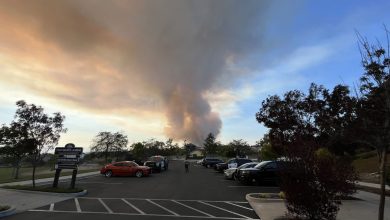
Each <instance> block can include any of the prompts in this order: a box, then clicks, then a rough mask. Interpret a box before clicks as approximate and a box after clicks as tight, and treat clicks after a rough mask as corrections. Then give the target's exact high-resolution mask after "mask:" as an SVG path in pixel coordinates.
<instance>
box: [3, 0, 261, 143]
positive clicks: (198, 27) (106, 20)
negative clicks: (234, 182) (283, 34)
mask: <svg viewBox="0 0 390 220" xmlns="http://www.w3.org/2000/svg"><path fill="white" fill-rule="evenodd" d="M267 7H268V3H267V1H230V0H210V1H206V0H196V1H195V0H193V1H190V0H188V1H187V0H158V1H156V0H147V1H139V0H134V1H69V0H66V1H65V0H64V1H52V0H46V1H45V0H42V1H36V0H33V1H2V2H1V3H0V14H1V15H0V20H1V21H0V24H1V25H2V27H4V28H3V30H2V31H0V41H3V42H6V43H7V44H8V45H11V44H14V45H15V47H19V52H20V53H22V51H26V50H27V51H28V50H29V48H28V47H29V45H27V43H25V42H20V41H18V38H16V39H13V40H11V39H10V35H9V31H10V30H11V28H12V27H21V28H22V29H23V30H24V34H25V35H26V36H27V35H29V36H30V38H28V39H31V40H32V41H33V42H35V44H34V45H37V43H36V42H40V44H44V45H46V46H45V47H47V48H46V49H47V50H48V51H57V52H58V51H60V52H59V54H62V55H61V58H63V59H68V60H70V61H72V65H71V66H70V67H69V68H68V69H67V70H66V71H51V72H50V73H46V74H45V78H46V79H47V80H51V81H52V82H57V83H59V84H61V83H67V84H68V85H70V86H71V87H72V89H73V91H76V92H75V93H67V94H66V95H65V94H64V93H60V92H59V91H57V90H53V91H51V93H52V95H53V96H55V97H56V98H61V99H67V100H70V101H72V102H76V103H78V104H79V105H83V106H86V107H88V108H100V109H108V110H109V109H110V108H114V107H115V108H124V109H126V108H129V109H133V110H134V109H136V110H137V109H138V110H139V111H143V110H150V111H164V114H165V116H166V118H167V124H166V126H165V128H164V132H165V134H166V136H167V137H172V138H174V139H176V140H184V139H186V140H189V141H192V142H195V143H201V142H202V140H203V139H204V138H205V136H206V135H207V134H208V133H210V132H212V133H214V134H216V135H218V133H219V132H220V129H221V126H222V122H221V119H220V117H219V115H218V113H217V112H213V111H212V109H211V107H210V103H209V102H208V100H207V99H206V97H205V93H207V92H210V91H211V92H212V91H214V90H218V89H219V88H221V87H223V86H227V85H230V84H229V83H230V82H231V80H232V79H234V78H235V77H236V76H235V74H234V73H233V72H231V71H230V70H229V68H227V67H228V60H229V62H232V61H233V62H234V61H235V60H237V59H238V60H239V59H240V57H243V56H245V55H246V54H249V53H250V52H251V51H253V50H254V48H257V49H258V48H262V47H265V46H264V45H262V39H261V33H262V32H261V31H262V29H264V28H266V20H265V19H264V18H262V16H263V14H264V13H265V11H266V10H267ZM25 35H20V39H26V38H27V37H26V36H25ZM40 44H39V45H40ZM16 45H18V46H16ZM37 47H40V48H43V46H42V45H41V46H37ZM53 48H54V49H53ZM3 49H4V47H3ZM14 49H15V48H14ZM31 53H32V51H31ZM48 53H49V52H48ZM40 56H42V57H44V58H45V59H46V60H47V65H49V66H50V65H51V69H55V68H61V67H63V66H62V64H61V62H56V63H53V62H51V60H52V59H53V58H51V56H50V54H45V52H44V51H42V52H40ZM135 112H136V111H135Z"/></svg>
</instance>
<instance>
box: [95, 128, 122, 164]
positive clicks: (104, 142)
mask: <svg viewBox="0 0 390 220" xmlns="http://www.w3.org/2000/svg"><path fill="white" fill-rule="evenodd" d="M127 143H128V140H127V136H126V135H125V134H123V133H122V132H115V133H111V132H108V131H102V132H99V133H98V134H97V135H96V137H95V138H94V139H93V144H92V147H91V151H92V152H95V153H103V154H104V158H105V161H106V162H107V161H108V155H109V154H110V153H114V154H116V155H115V156H116V157H118V153H119V152H120V151H123V150H124V149H125V148H126V147H127Z"/></svg>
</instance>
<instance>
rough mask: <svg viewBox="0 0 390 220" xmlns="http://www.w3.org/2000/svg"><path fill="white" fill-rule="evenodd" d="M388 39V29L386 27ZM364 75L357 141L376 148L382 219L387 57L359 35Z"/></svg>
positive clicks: (389, 142) (389, 128) (388, 117)
mask: <svg viewBox="0 0 390 220" xmlns="http://www.w3.org/2000/svg"><path fill="white" fill-rule="evenodd" d="M386 33H387V39H388V40H389V34H388V33H389V31H388V30H386ZM359 42H360V45H361V55H362V65H363V68H364V74H363V76H362V77H361V79H360V82H361V84H360V93H361V95H362V96H361V99H360V105H359V107H360V108H359V112H358V113H359V118H360V122H361V124H360V125H362V126H360V128H361V129H362V130H359V133H362V132H364V135H360V140H362V141H364V143H365V144H368V145H370V146H372V147H374V148H376V150H377V154H378V158H379V164H380V165H379V172H380V183H381V196H380V204H379V214H378V219H379V220H383V219H384V207H385V183H386V162H387V152H388V151H389V149H390V57H389V49H390V48H389V47H390V44H389V42H387V44H388V48H387V51H386V50H385V49H384V48H383V47H382V46H381V45H371V44H369V43H368V42H367V40H366V39H364V38H363V37H361V36H359Z"/></svg>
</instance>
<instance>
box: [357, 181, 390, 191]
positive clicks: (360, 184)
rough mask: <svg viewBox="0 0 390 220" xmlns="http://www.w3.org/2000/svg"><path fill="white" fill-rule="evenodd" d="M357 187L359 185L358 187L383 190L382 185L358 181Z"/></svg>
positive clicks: (387, 188)
mask: <svg viewBox="0 0 390 220" xmlns="http://www.w3.org/2000/svg"><path fill="white" fill-rule="evenodd" d="M356 185H358V186H366V187H370V188H374V189H380V188H381V185H380V184H376V183H367V182H360V181H357V182H356ZM386 190H390V186H388V185H386Z"/></svg>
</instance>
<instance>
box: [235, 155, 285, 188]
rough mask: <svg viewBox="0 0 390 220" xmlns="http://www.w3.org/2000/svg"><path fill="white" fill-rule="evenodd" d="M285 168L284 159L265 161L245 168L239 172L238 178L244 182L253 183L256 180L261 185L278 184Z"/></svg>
mask: <svg viewBox="0 0 390 220" xmlns="http://www.w3.org/2000/svg"><path fill="white" fill-rule="evenodd" d="M282 169H284V166H283V162H282V161H263V162H261V163H259V164H257V165H256V166H255V167H253V168H245V169H241V170H239V172H238V173H237V177H238V180H239V181H240V182H241V183H243V184H246V185H248V184H252V183H253V181H255V182H256V183H257V184H259V185H263V184H278V182H279V172H280V171H282Z"/></svg>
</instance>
